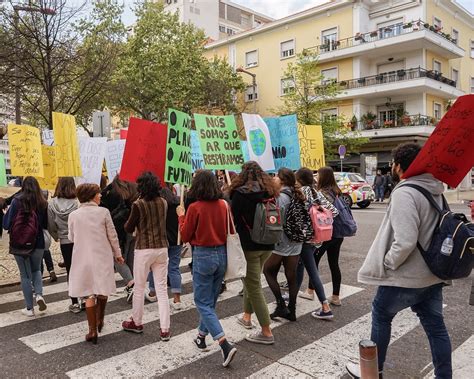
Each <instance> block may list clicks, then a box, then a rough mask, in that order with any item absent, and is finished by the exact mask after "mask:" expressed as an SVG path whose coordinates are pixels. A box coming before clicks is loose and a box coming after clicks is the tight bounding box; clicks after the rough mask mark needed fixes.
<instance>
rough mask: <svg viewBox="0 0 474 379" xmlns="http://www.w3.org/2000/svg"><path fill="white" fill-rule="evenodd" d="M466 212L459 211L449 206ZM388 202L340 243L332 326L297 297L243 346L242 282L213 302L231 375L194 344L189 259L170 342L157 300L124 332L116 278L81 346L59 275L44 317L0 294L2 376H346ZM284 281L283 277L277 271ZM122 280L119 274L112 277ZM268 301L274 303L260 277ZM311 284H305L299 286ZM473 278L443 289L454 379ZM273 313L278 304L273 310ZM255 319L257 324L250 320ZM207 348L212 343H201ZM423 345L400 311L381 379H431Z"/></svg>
mask: <svg viewBox="0 0 474 379" xmlns="http://www.w3.org/2000/svg"><path fill="white" fill-rule="evenodd" d="M452 208H453V209H454V210H456V211H460V212H463V213H467V208H466V207H465V206H462V205H456V206H452ZM385 209H386V204H372V205H371V206H370V207H369V208H368V209H364V210H361V209H358V208H354V209H353V214H354V217H355V219H356V221H357V223H358V233H357V236H356V237H352V238H347V239H346V240H345V241H344V243H343V245H342V252H341V262H340V263H341V270H342V283H343V286H342V294H341V296H342V306H341V307H335V306H334V307H333V312H334V314H335V317H334V320H333V321H322V320H315V319H313V318H312V317H311V316H310V312H311V311H313V310H315V309H316V308H317V307H318V304H319V303H318V302H316V301H309V300H304V299H300V298H299V299H298V304H297V316H298V320H297V322H293V323H283V322H280V323H274V324H273V325H272V326H273V328H274V335H275V344H274V345H272V346H264V345H254V344H251V343H248V342H246V341H244V337H245V335H246V334H247V333H248V331H247V330H246V329H244V328H242V327H241V326H239V325H238V324H237V323H236V318H237V316H238V315H239V314H240V312H241V311H242V298H241V297H240V296H238V292H239V291H240V290H241V288H242V285H241V283H240V281H237V282H232V283H228V284H227V288H228V289H227V291H226V292H224V293H223V294H222V295H221V297H220V298H219V304H218V307H217V310H218V314H219V317H220V318H221V321H222V323H223V327H224V330H225V332H226V335H227V337H228V338H229V340H230V341H232V342H235V343H236V345H237V349H238V352H237V355H236V358H235V359H234V361H233V362H232V364H231V366H230V367H229V368H227V369H225V368H223V367H222V366H221V361H222V358H221V353H220V352H219V351H218V350H219V349H218V347H217V346H216V345H215V344H213V345H211V346H212V348H211V351H210V352H208V353H201V352H199V351H197V349H195V346H194V345H193V344H192V338H193V337H194V335H195V329H196V326H197V322H198V314H197V311H196V310H195V306H194V305H193V302H192V282H191V275H190V272H189V268H188V266H187V263H188V262H189V259H188V260H184V261H183V262H182V272H183V289H184V292H183V295H184V296H183V302H184V305H185V307H184V308H183V309H182V310H179V311H176V310H172V316H171V332H172V338H171V340H170V341H169V342H161V341H160V338H159V320H158V309H157V304H147V305H146V306H145V316H144V323H145V324H144V333H143V334H142V335H136V334H131V333H126V332H123V331H122V330H121V322H122V321H123V320H125V319H126V318H127V317H128V316H129V315H130V312H131V304H127V302H126V300H125V294H124V293H123V291H122V290H121V289H122V288H123V287H124V283H123V282H120V281H118V282H117V288H118V292H117V295H116V296H114V297H112V298H110V299H109V303H108V305H107V308H106V318H105V328H104V331H103V333H102V334H101V335H100V337H99V342H98V345H91V344H89V343H86V342H84V335H85V334H86V332H87V321H86V316H85V313H84V312H82V313H80V314H72V313H70V312H68V310H67V307H68V305H69V300H68V298H67V284H66V282H65V277H64V276H62V277H60V279H59V282H58V283H56V284H53V285H50V284H46V282H45V290H44V292H45V300H46V302H47V304H48V310H47V313H46V314H45V315H44V316H41V317H38V316H37V317H36V318H26V317H25V316H23V315H22V314H21V312H20V310H21V309H22V308H23V307H24V302H23V296H22V294H21V288H20V287H19V286H15V287H5V288H1V289H0V335H1V346H2V354H1V356H0V367H1V371H0V372H1V373H0V375H1V376H2V377H3V378H22V377H23V378H24V377H67V376H68V377H96V378H102V377H159V376H163V377H167V378H169V377H173V378H174V377H176V378H185V377H187V378H189V377H192V378H203V377H206V378H207V377H209V378H222V377H236V378H245V377H255V378H257V377H280V378H284V377H300V378H303V377H315V378H327V377H331V378H333V377H343V376H344V377H347V374H346V373H345V364H346V362H347V361H348V360H350V359H353V360H357V359H358V345H357V343H358V341H359V340H360V339H363V338H369V337H370V332H369V330H370V311H371V301H372V299H373V296H374V292H375V288H374V287H368V286H365V285H361V284H359V283H357V279H356V277H357V271H358V269H359V268H360V266H361V264H362V262H363V260H364V258H365V256H366V253H367V250H368V248H369V247H370V244H371V242H372V240H373V239H374V237H375V235H376V233H377V230H378V227H379V225H380V223H381V221H382V219H383V216H384V212H385ZM322 263H323V264H322V265H321V267H320V272H321V277H322V281H323V283H326V285H325V288H326V294H327V295H330V291H331V283H330V281H331V277H330V273H329V268H328V266H327V260H326V258H323V260H322ZM281 275H282V280H283V277H284V276H283V274H281ZM116 278H117V280H119V277H118V276H117V277H116ZM263 283H264V286H265V294H266V298H267V301H268V303H269V304H270V303H272V302H273V301H274V298H273V295H272V294H271V292H270V290H269V289H268V286H267V284H266V282H265V281H263ZM306 286H307V278H305V281H304V282H303V287H304V288H306ZM470 289H471V279H470V278H469V279H464V280H459V281H456V282H455V283H454V285H453V286H451V287H448V288H446V289H445V291H444V303H445V304H446V307H445V309H444V312H445V322H446V324H447V327H448V331H449V333H450V336H451V342H452V348H453V369H454V377H457V378H467V377H469V376H471V377H472V372H474V337H473V330H474V321H473V318H472V314H473V313H472V312H473V310H472V308H471V307H470V306H469V305H468V298H469V293H470ZM269 308H270V309H271V310H273V308H274V305H273V304H271V305H270V306H269ZM254 321H255V322H256V319H254ZM207 342H208V344H210V343H211V340H210V337H208V339H207ZM432 369H433V366H432V364H431V354H430V349H429V344H428V340H427V338H426V335H425V333H424V331H423V329H422V327H421V326H420V324H419V322H418V319H417V317H416V316H415V315H414V314H413V313H412V312H411V311H410V310H406V311H404V312H402V313H401V314H399V315H398V316H397V317H396V319H395V320H394V324H393V328H392V340H391V346H390V348H389V352H388V357H387V362H386V367H385V371H384V377H385V378H413V377H417V378H424V377H430V375H432Z"/></svg>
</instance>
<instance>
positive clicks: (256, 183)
mask: <svg viewBox="0 0 474 379" xmlns="http://www.w3.org/2000/svg"><path fill="white" fill-rule="evenodd" d="M229 196H230V199H231V204H232V213H233V215H234V220H235V229H236V231H237V233H238V234H239V237H240V242H241V244H242V248H243V250H244V254H245V259H246V261H247V273H246V275H245V278H244V279H243V282H244V314H243V315H242V317H239V318H238V319H237V322H238V323H239V324H240V325H242V326H243V327H244V328H246V329H252V328H253V324H252V313H253V312H255V314H256V315H257V319H258V322H259V324H260V327H261V328H262V330H261V331H259V332H256V333H253V334H248V335H247V336H246V337H245V339H246V340H247V341H249V342H253V343H259V344H265V345H270V344H273V343H274V341H275V339H274V337H273V334H272V330H271V329H270V322H271V321H270V315H269V312H268V306H267V302H266V301H265V296H264V295H263V289H262V282H261V280H260V278H261V275H262V271H263V266H264V264H265V262H266V261H267V259H268V258H269V257H270V255H271V254H272V250H273V249H274V248H275V245H262V244H258V243H255V242H253V241H252V238H251V237H250V230H251V229H252V227H253V221H254V217H255V211H256V208H257V204H258V203H261V202H262V201H264V200H268V199H270V198H272V197H275V196H278V190H277V189H276V186H275V183H274V182H273V179H272V178H271V177H270V175H268V174H267V173H266V172H265V171H263V170H262V168H261V167H260V166H259V165H258V163H256V162H253V161H251V162H247V163H245V164H244V165H243V166H242V171H241V173H240V174H239V175H238V176H237V177H236V178H235V179H234V180H233V182H232V184H231V186H230V188H229Z"/></svg>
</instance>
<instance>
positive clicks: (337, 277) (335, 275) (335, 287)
mask: <svg viewBox="0 0 474 379" xmlns="http://www.w3.org/2000/svg"><path fill="white" fill-rule="evenodd" d="M343 242H344V238H333V239H331V240H330V241H326V242H323V244H322V246H321V247H319V248H317V249H316V253H315V254H314V260H315V261H316V267H319V262H320V261H321V258H322V257H323V255H324V253H326V252H327V255H328V264H329V269H330V270H331V279H332V294H333V295H335V296H339V292H340V290H341V280H342V278H341V269H340V268H339V253H340V252H341V245H342V243H343ZM308 287H309V288H310V289H313V290H314V288H313V283H311V281H310V282H309V286H308Z"/></svg>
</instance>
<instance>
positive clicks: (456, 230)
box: [403, 184, 474, 280]
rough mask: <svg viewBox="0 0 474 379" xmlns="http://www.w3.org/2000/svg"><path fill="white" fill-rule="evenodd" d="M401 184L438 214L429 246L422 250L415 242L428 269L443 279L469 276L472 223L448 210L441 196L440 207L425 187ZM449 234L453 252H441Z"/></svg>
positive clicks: (473, 251) (473, 253)
mask: <svg viewBox="0 0 474 379" xmlns="http://www.w3.org/2000/svg"><path fill="white" fill-rule="evenodd" d="M403 186H404V187H411V188H415V189H416V190H417V191H419V192H421V193H422V194H423V196H424V197H425V198H426V199H427V200H428V201H429V202H430V204H431V205H432V206H433V208H435V209H436V211H437V212H438V215H439V218H438V221H437V224H436V228H435V230H434V232H433V237H432V239H431V242H430V245H429V247H428V249H427V250H424V249H423V247H422V246H421V244H420V243H419V242H418V243H417V245H416V246H417V247H418V250H420V253H421V255H422V257H423V259H424V260H425V262H426V264H427V266H428V268H429V269H430V271H431V272H432V273H433V274H434V275H436V276H437V277H438V278H440V279H443V280H451V279H461V278H466V277H468V276H469V275H470V274H471V271H472V268H473V266H474V224H473V223H472V222H468V220H467V218H466V216H465V215H463V214H462V213H453V212H451V210H450V209H449V206H448V204H447V202H446V199H445V198H444V196H443V208H442V209H441V208H440V207H439V205H438V204H437V203H436V201H435V200H434V198H433V196H432V195H431V193H429V192H428V191H427V190H426V189H425V188H423V187H421V186H418V185H416V184H404V185H403ZM449 236H451V237H452V241H453V248H452V252H451V254H450V255H444V254H442V252H441V249H442V245H443V242H444V240H445V239H446V238H448V237H449Z"/></svg>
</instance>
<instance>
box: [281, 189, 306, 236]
mask: <svg viewBox="0 0 474 379" xmlns="http://www.w3.org/2000/svg"><path fill="white" fill-rule="evenodd" d="M281 192H282V193H284V194H286V195H288V196H289V197H290V199H291V200H290V204H288V206H287V207H286V209H285V212H284V217H283V231H284V232H285V234H286V236H287V237H288V239H289V240H290V241H293V242H308V241H311V240H312V238H313V236H314V229H313V222H312V221H311V216H310V215H309V212H308V209H307V208H306V205H305V203H304V201H302V200H300V199H298V197H297V196H296V195H295V194H294V192H292V191H289V190H287V189H285V190H283V191H281Z"/></svg>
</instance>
